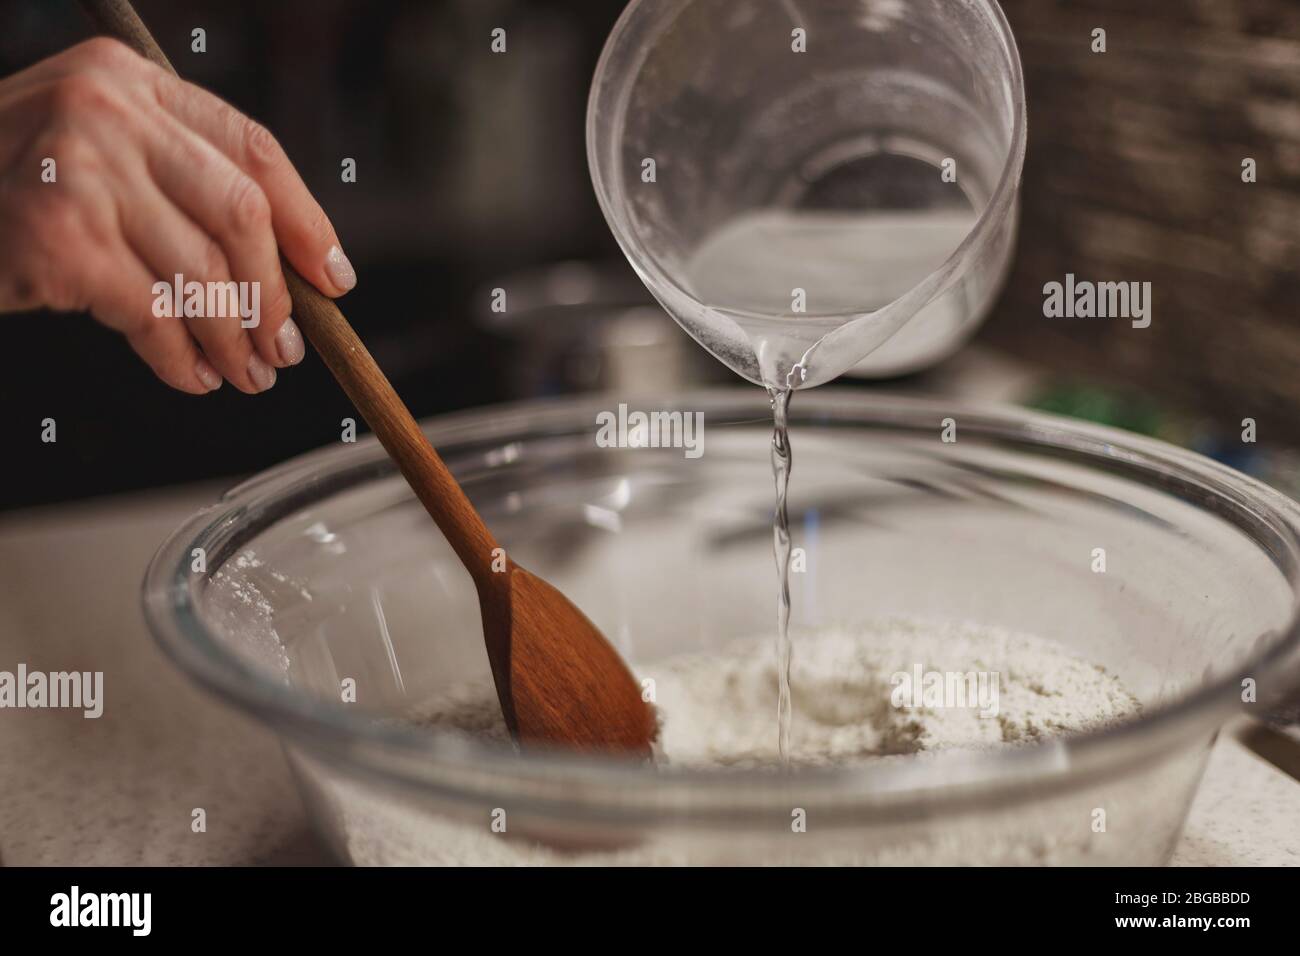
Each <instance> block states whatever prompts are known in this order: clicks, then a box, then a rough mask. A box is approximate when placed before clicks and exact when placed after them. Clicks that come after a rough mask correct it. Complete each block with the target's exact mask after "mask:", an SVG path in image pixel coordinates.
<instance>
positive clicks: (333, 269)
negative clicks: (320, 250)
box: [325, 246, 357, 292]
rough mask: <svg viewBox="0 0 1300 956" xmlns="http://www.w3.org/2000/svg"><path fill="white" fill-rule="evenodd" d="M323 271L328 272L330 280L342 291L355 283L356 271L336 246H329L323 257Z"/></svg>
mask: <svg viewBox="0 0 1300 956" xmlns="http://www.w3.org/2000/svg"><path fill="white" fill-rule="evenodd" d="M325 271H326V272H327V273H329V277H330V281H331V282H333V283H334V285H335V286H337V287H338V288H340V289H342V290H343V291H344V292H347V291H348V290H349V289H351V288H352V287H353V286H354V285H356V284H357V274H356V271H355V270H354V269H353V268H352V263H350V262H348V257H347V256H345V255H344V254H343V250H342V249H340V248H339V247H338V246H330V251H329V255H327V256H326V257H325Z"/></svg>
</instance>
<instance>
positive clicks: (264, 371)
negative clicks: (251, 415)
mask: <svg viewBox="0 0 1300 956" xmlns="http://www.w3.org/2000/svg"><path fill="white" fill-rule="evenodd" d="M248 377H249V378H250V379H252V380H253V387H254V388H255V389H257V390H258V391H259V392H265V391H266V390H267V389H268V388H270V387H271V386H272V385H274V384H275V369H273V368H271V366H269V365H267V364H266V363H265V362H263V361H262V358H261V356H259V355H258V354H257V353H256V352H254V353H253V354H252V355H250V356H249V357H248Z"/></svg>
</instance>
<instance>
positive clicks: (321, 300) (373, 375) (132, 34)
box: [81, 0, 497, 581]
mask: <svg viewBox="0 0 1300 956" xmlns="http://www.w3.org/2000/svg"><path fill="white" fill-rule="evenodd" d="M81 5H82V7H83V8H85V10H86V12H87V13H88V14H89V15H90V18H91V20H93V21H94V23H95V26H96V28H97V29H98V30H99V31H100V32H102V33H106V34H108V35H109V36H113V37H116V38H117V39H119V40H121V41H122V42H123V43H125V44H126V45H127V46H129V47H131V49H133V50H135V51H136V52H137V53H139V54H140V55H141V56H143V57H145V58H146V59H149V60H152V61H153V62H154V63H156V64H158V65H159V66H161V67H162V68H163V69H165V70H167V71H168V72H169V73H173V74H174V73H175V72H176V70H175V69H174V68H173V67H172V65H171V61H169V60H168V59H167V57H166V55H165V54H164V53H163V51H162V50H161V49H160V48H159V46H158V44H157V42H156V41H155V40H154V38H153V36H152V34H150V33H149V28H148V27H146V26H145V25H144V23H143V21H141V19H140V17H139V16H138V15H137V14H136V12H135V9H134V8H133V7H132V6H131V4H130V2H129V0H81ZM280 263H281V266H282V267H283V269H284V279H285V282H286V283H287V284H288V286H289V296H290V298H292V299H293V314H294V317H295V319H296V320H297V322H298V325H299V326H300V327H301V328H302V330H303V333H304V334H305V335H306V336H307V340H308V341H309V342H311V344H312V347H313V348H315V349H316V351H317V352H318V353H319V354H320V357H321V358H322V359H324V360H325V364H326V366H328V367H329V370H330V371H331V372H332V373H333V374H334V378H335V379H336V380H337V381H338V383H339V385H341V386H342V387H343V391H344V392H346V393H347V396H348V398H350V399H352V404H354V405H355V406H356V407H357V410H358V411H359V412H361V415H362V417H363V418H365V420H366V421H367V422H368V423H369V425H370V427H371V428H372V429H373V430H374V432H375V435H377V436H378V438H379V441H380V443H381V444H382V445H383V446H384V448H385V449H386V450H387V451H388V454H389V455H391V456H392V457H393V459H394V460H395V461H396V462H397V465H398V467H399V468H401V470H402V474H403V475H404V476H405V477H406V480H407V482H408V483H409V484H410V486H411V488H412V489H413V490H414V491H415V493H416V495H417V496H419V499H420V501H421V503H423V505H424V507H425V510H427V511H428V512H429V515H430V516H431V517H432V518H433V520H434V521H435V522H436V523H437V525H438V527H439V529H441V531H442V533H443V534H444V535H446V536H447V540H448V541H449V542H450V543H451V546H452V548H454V549H455V551H456V555H457V556H458V557H459V558H460V560H461V563H462V564H464V565H465V567H466V568H467V569H468V570H469V572H470V574H472V575H473V576H474V578H475V580H476V581H478V580H480V579H481V577H482V576H483V575H488V574H490V573H491V571H490V569H491V564H492V551H493V549H495V548H496V546H497V543H496V540H495V539H494V538H493V537H492V533H491V532H490V531H488V529H487V526H486V525H485V524H483V519H482V518H480V517H479V515H478V512H477V511H475V510H474V506H473V505H472V504H470V501H469V499H468V498H467V497H465V492H464V491H462V490H461V487H460V485H459V484H457V483H456V479H455V478H453V477H452V476H451V472H449V471H448V470H447V466H446V465H445V464H444V463H443V461H442V459H441V458H439V457H438V453H437V452H436V451H434V450H433V446H432V445H430V444H429V440H428V439H427V438H426V437H425V436H424V432H423V431H421V430H420V426H419V425H417V424H416V423H415V419H414V418H412V417H411V413H410V411H409V410H408V409H407V407H406V405H405V404H403V402H402V400H401V398H399V397H398V395H397V392H396V391H394V390H393V386H392V385H391V384H390V383H389V381H388V378H387V377H386V376H385V375H384V373H383V372H382V371H381V370H380V368H379V366H378V365H377V364H376V363H375V360H374V358H372V357H371V355H370V352H369V351H367V349H366V347H365V345H363V344H362V342H361V339H360V338H359V337H358V336H357V333H356V332H355V331H354V330H353V328H352V326H351V325H350V324H349V323H348V320H347V319H346V318H344V317H343V313H342V312H341V311H339V307H338V306H337V305H335V304H334V300H333V299H331V298H329V297H328V296H325V295H322V294H321V292H320V291H319V290H317V289H316V287H315V286H313V285H312V284H311V283H310V282H308V281H307V280H306V279H304V278H303V277H302V276H300V275H299V274H298V272H297V270H295V269H294V268H293V266H291V265H290V264H289V263H288V262H287V261H285V260H284V258H283V257H281V259H280Z"/></svg>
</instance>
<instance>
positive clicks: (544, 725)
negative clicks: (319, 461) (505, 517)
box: [82, 0, 656, 756]
mask: <svg viewBox="0 0 1300 956" xmlns="http://www.w3.org/2000/svg"><path fill="white" fill-rule="evenodd" d="M82 6H83V7H84V8H85V9H86V10H87V12H88V13H89V14H90V16H91V19H92V20H94V22H95V24H96V26H97V28H98V29H99V30H100V31H101V32H104V33H107V34H109V35H110V36H114V37H116V38H117V39H119V40H121V41H122V42H124V43H126V44H127V45H128V46H129V47H131V48H132V49H133V50H135V51H136V52H137V53H139V54H140V55H141V56H144V57H145V58H146V59H149V60H152V61H153V62H154V63H156V64H158V65H159V66H161V67H162V68H163V69H165V70H167V71H169V72H171V73H175V72H176V71H175V70H174V69H173V68H172V65H171V63H170V62H169V61H168V60H167V57H166V56H165V55H164V54H163V52H162V50H161V49H159V47H158V44H157V43H156V42H155V41H154V39H153V37H152V36H151V35H150V33H149V30H148V29H147V28H146V27H145V25H144V23H143V22H142V21H141V20H140V18H139V16H138V15H137V14H136V12H135V10H134V9H133V8H132V6H131V4H130V3H129V2H128V0H82ZM281 264H282V266H283V268H284V278H285V281H286V282H287V283H288V286H289V295H290V296H291V297H292V299H293V314H294V317H295V318H296V319H297V322H298V325H299V326H300V327H301V328H302V331H303V333H304V334H305V335H306V337H307V340H308V341H309V342H311V344H312V346H313V347H314V348H315V349H316V351H317V352H318V353H319V354H320V356H321V358H322V359H324V360H325V364H326V365H327V366H328V367H329V370H330V371H331V372H332V373H333V374H334V378H335V379H337V380H338V383H339V384H340V385H341V386H343V391H345V392H346V393H347V395H348V398H350V399H351V400H352V403H353V404H354V405H356V407H357V409H358V410H359V411H360V412H361V414H362V415H363V416H364V417H365V420H366V421H367V422H369V424H370V427H371V428H372V429H373V430H374V432H375V434H376V435H377V436H379V440H380V442H381V443H382V444H383V446H384V448H385V449H386V450H387V451H388V454H389V455H391V456H392V457H393V459H394V460H395V461H396V462H397V465H398V467H399V468H400V469H401V471H402V474H403V475H404V476H405V477H406V480H407V482H408V483H409V484H410V486H411V488H412V490H414V491H415V493H416V495H417V496H418V497H419V499H420V501H421V502H422V503H423V504H424V507H425V510H427V511H428V512H429V514H430V516H432V518H433V520H434V521H435V522H436V523H437V525H438V527H439V528H440V529H442V533H443V534H444V535H446V536H447V540H448V541H449V542H450V543H451V546H452V548H454V549H455V551H456V555H457V556H458V557H459V558H460V560H461V563H462V564H464V565H465V568H466V570H468V571H469V573H470V576H471V577H472V578H473V579H474V587H475V588H476V589H477V591H478V599H479V609H480V612H481V613H482V617H483V639H484V641H485V642H486V644H487V652H488V660H489V662H490V663H491V665H492V677H493V680H494V681H495V683H496V689H497V697H498V698H499V699H500V701H501V712H502V713H503V714H504V715H505V719H506V724H507V726H508V727H509V728H510V733H511V734H512V735H513V736H514V738H515V739H516V740H518V741H519V742H520V743H521V745H529V744H549V745H556V746H562V747H570V748H576V749H580V750H590V751H621V752H627V753H630V754H636V755H642V756H649V754H650V742H651V741H652V740H653V739H654V736H655V733H656V722H655V718H654V713H653V710H652V709H651V708H650V707H649V706H648V705H647V704H646V703H645V702H643V701H642V699H641V688H640V685H639V684H638V683H637V682H636V679H635V678H634V677H633V676H632V673H631V671H629V670H628V668H627V665H626V664H624V663H623V660H622V659H621V658H620V657H619V656H618V653H617V652H616V651H615V650H614V649H613V648H612V647H611V646H610V645H609V642H608V641H606V640H605V638H604V636H603V635H602V634H601V633H600V631H599V630H597V629H596V626H595V625H594V624H592V623H591V621H589V620H587V618H586V616H585V615H583V613H582V612H581V611H579V610H578V609H577V608H576V607H574V606H573V604H572V603H571V602H570V601H569V600H568V599H567V598H565V596H564V595H563V594H561V593H560V592H559V591H557V590H556V589H555V588H554V587H552V586H551V585H549V584H547V583H546V582H545V581H543V580H542V579H541V578H539V577H537V576H536V575H533V574H529V573H528V572H527V571H525V570H524V569H523V568H521V567H519V566H518V565H517V564H515V563H514V562H513V561H511V560H509V558H508V557H505V552H504V551H501V550H499V546H498V545H497V542H496V540H495V539H494V538H493V537H492V533H491V532H490V531H488V529H487V526H486V525H484V523H483V519H482V518H481V517H479V515H478V512H476V511H475V510H474V506H473V505H471V504H470V502H469V499H468V498H467V497H465V492H464V491H463V490H462V489H461V487H460V485H459V484H457V483H456V479H455V478H453V477H452V475H451V472H449V471H448V470H447V466H446V465H445V464H443V461H442V459H441V458H439V457H438V453H437V452H435V451H434V450H433V446H432V445H430V444H429V440H428V439H427V438H425V436H424V432H422V431H421V430H420V428H419V426H418V425H416V423H415V419H414V418H412V417H411V413H410V412H409V411H408V410H407V408H406V406H405V405H404V404H403V403H402V400H401V399H400V398H398V396H397V393H396V392H395V391H394V390H393V386H392V385H391V384H390V383H389V381H388V379H387V378H386V377H385V376H384V373H383V372H382V371H380V369H379V366H378V365H376V364H375V360H374V359H373V358H372V357H371V355H370V353H369V352H368V351H366V347H365V346H364V345H363V344H362V343H361V339H360V338H358V337H357V334H356V332H354V331H353V329H352V326H351V325H349V324H348V321H347V319H345V318H344V317H343V313H342V312H340V311H339V309H338V306H336V305H335V304H334V301H333V300H332V299H330V298H328V297H326V296H324V295H322V294H321V293H320V292H318V291H317V290H316V288H315V287H314V286H313V285H312V284H311V283H309V282H307V281H306V280H305V279H303V278H302V276H300V275H299V274H298V273H297V272H296V271H295V270H294V269H293V267H292V266H291V265H289V263H288V262H286V261H284V259H283V257H282V258H281ZM494 565H495V566H496V567H498V568H501V570H494V569H493V566H494Z"/></svg>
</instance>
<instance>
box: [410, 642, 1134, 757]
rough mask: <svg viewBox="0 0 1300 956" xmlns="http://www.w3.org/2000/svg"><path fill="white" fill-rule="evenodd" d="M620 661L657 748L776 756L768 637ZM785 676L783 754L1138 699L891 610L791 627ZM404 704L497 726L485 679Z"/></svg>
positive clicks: (1032, 653)
mask: <svg viewBox="0 0 1300 956" xmlns="http://www.w3.org/2000/svg"><path fill="white" fill-rule="evenodd" d="M633 666H634V670H635V671H636V674H637V677H638V678H640V679H643V680H644V679H646V678H650V679H652V680H653V681H654V692H655V703H656V706H657V708H658V711H659V718H660V733H659V740H658V744H657V750H658V752H657V758H658V760H659V762H661V763H668V764H671V765H673V766H685V767H735V768H755V767H765V766H778V765H780V757H779V754H778V752H777V726H776V696H777V670H776V660H775V655H774V654H773V653H772V648H771V644H770V641H767V640H743V641H738V642H735V643H733V644H730V645H728V646H726V647H724V648H721V649H719V650H714V651H709V652H702V653H697V654H688V655H682V656H678V657H673V658H669V659H665V660H662V661H650V662H635V663H634V665H633ZM792 687H793V696H794V725H793V730H792V737H791V761H790V762H791V764H793V765H796V766H824V765H832V764H844V763H852V762H858V761H863V760H869V759H874V758H882V757H897V756H901V755H907V754H920V753H925V752H931V751H943V750H953V749H983V748H990V747H998V746H1003V745H1015V744H1023V743H1032V742H1034V741H1037V740H1040V739H1043V738H1048V737H1057V736H1062V735H1069V734H1075V733H1081V732H1085V731H1089V730H1094V729H1097V728H1101V727H1105V726H1107V725H1110V724H1113V723H1115V722H1117V721H1119V720H1122V719H1124V718H1127V717H1132V716H1134V715H1135V714H1136V713H1138V712H1139V711H1140V710H1141V705H1140V704H1139V703H1138V701H1137V699H1136V698H1135V697H1134V696H1133V695H1132V694H1131V693H1129V692H1128V691H1127V690H1126V689H1125V687H1124V686H1123V685H1122V684H1121V683H1120V681H1119V680H1118V678H1116V677H1115V676H1114V675H1112V674H1110V673H1109V672H1107V671H1106V670H1105V668H1103V667H1101V666H1100V665H1097V664H1094V663H1090V662H1087V661H1083V660H1080V659H1078V658H1076V657H1074V656H1072V655H1071V653H1070V652H1069V650H1068V649H1067V648H1065V647H1064V646H1062V645H1060V644H1056V643H1054V642H1051V641H1048V640H1044V639H1042V638H1038V637H1033V636H1029V635H1024V634H1017V633H1013V632H1010V631H1006V630H1002V629H999V628H994V627H985V626H980V625H974V624H951V623H935V622H912V621H902V620H892V621H885V622H878V623H874V624H870V625H855V626H852V627H845V626H841V627H831V628H826V629H823V630H818V631H810V632H804V633H799V634H795V635H794V662H793V671H792ZM945 690H946V693H945ZM411 718H412V719H413V720H414V721H415V722H417V723H418V724H420V725H422V726H427V727H434V728H438V729H454V730H459V731H461V732H464V733H468V734H470V735H472V736H474V737H477V738H480V739H490V740H498V741H503V742H504V741H507V740H508V739H509V736H508V734H507V732H506V728H505V723H504V721H503V720H502V718H501V712H500V708H499V706H498V704H497V699H496V694H495V692H494V690H493V688H492V685H491V683H490V682H483V683H480V684H466V685H462V686H458V687H455V688H451V689H449V690H447V691H446V692H444V693H442V694H439V695H437V696H435V697H433V698H431V699H429V700H426V701H424V702H423V703H422V704H421V705H420V706H419V707H417V708H415V710H414V711H413V712H412V714H411Z"/></svg>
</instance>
